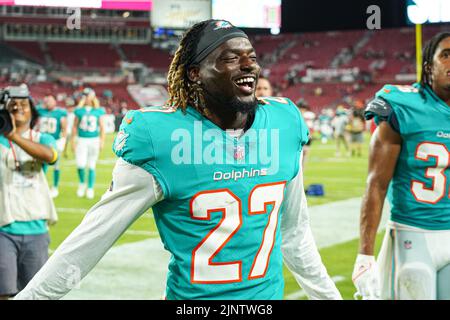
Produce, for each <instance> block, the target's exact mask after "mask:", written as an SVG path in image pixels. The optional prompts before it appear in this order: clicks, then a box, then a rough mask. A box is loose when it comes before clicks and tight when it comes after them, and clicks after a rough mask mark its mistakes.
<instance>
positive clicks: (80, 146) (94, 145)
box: [75, 137, 100, 169]
mask: <svg viewBox="0 0 450 320" xmlns="http://www.w3.org/2000/svg"><path fill="white" fill-rule="evenodd" d="M99 153H100V138H80V137H78V143H77V148H76V150H75V157H76V161H77V167H78V168H86V167H88V168H89V169H95V165H96V164H97V159H98V156H99Z"/></svg>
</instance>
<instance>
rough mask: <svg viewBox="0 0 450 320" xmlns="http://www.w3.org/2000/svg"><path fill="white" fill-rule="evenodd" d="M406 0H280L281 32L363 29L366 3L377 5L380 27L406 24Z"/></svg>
mask: <svg viewBox="0 0 450 320" xmlns="http://www.w3.org/2000/svg"><path fill="white" fill-rule="evenodd" d="M405 3H406V0H334V1H333V0H282V17H281V19H282V28H281V31H282V32H301V31H324V30H345V29H364V28H366V20H367V18H368V17H369V14H367V13H366V10H367V7H368V6H370V5H372V4H375V5H378V6H379V7H380V9H381V28H392V27H401V26H404V25H406V4H405Z"/></svg>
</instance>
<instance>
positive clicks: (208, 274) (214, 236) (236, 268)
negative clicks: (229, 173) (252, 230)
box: [190, 182, 286, 284]
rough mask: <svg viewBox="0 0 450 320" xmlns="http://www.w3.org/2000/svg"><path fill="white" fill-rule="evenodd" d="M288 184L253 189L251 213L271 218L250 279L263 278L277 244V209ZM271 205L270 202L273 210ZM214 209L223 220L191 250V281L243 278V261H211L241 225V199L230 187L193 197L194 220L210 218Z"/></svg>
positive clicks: (231, 280) (249, 202)
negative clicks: (269, 208) (266, 215)
mask: <svg viewBox="0 0 450 320" xmlns="http://www.w3.org/2000/svg"><path fill="white" fill-rule="evenodd" d="M285 184H286V183H285V182H277V183H270V184H261V185H257V186H256V187H255V188H253V190H252V191H251V192H250V196H249V200H248V214H249V215H256V214H268V215H269V217H268V221H267V225H266V228H265V229H264V234H263V238H262V243H261V245H260V247H259V250H258V252H257V254H256V256H255V258H254V260H253V265H252V268H251V270H250V274H249V276H248V279H255V278H262V277H264V276H265V274H266V271H267V267H268V265H269V259H270V254H271V252H272V249H273V246H274V244H275V234H276V228H277V224H278V212H279V210H280V207H281V203H282V202H283V195H284V187H285ZM268 205H271V210H270V212H269V210H268V208H267V206H268ZM212 212H221V213H222V219H221V220H220V222H219V224H218V225H217V226H215V227H214V228H213V229H212V230H211V231H210V232H209V233H208V234H207V235H206V237H205V238H203V240H202V241H201V242H200V243H199V244H198V245H197V246H196V247H195V248H194V250H193V251H192V263H191V282H192V283H205V284H208V283H209V284H212V283H230V282H239V281H242V261H231V262H213V261H212V260H213V259H214V257H215V256H216V255H217V254H218V253H219V251H220V250H221V249H222V248H223V247H224V246H225V245H226V244H227V242H228V241H229V240H230V239H231V238H232V237H233V235H235V234H236V232H237V231H238V230H239V228H240V227H241V225H242V203H241V200H240V199H239V198H238V197H237V196H236V195H234V194H233V193H232V192H231V191H230V190H228V189H220V190H214V191H203V192H200V193H197V194H196V195H195V196H194V197H193V198H192V199H191V204H190V213H191V217H192V219H196V220H210V219H211V217H210V214H211V213H212Z"/></svg>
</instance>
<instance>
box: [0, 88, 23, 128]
mask: <svg viewBox="0 0 450 320" xmlns="http://www.w3.org/2000/svg"><path fill="white" fill-rule="evenodd" d="M29 97H30V92H29V91H28V88H27V87H26V86H19V87H7V88H5V89H0V134H5V133H8V132H10V131H11V130H12V128H13V126H12V123H11V116H10V115H9V112H8V110H7V106H8V104H9V102H10V101H11V99H27V98H29Z"/></svg>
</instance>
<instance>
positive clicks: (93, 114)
mask: <svg viewBox="0 0 450 320" xmlns="http://www.w3.org/2000/svg"><path fill="white" fill-rule="evenodd" d="M74 114H75V117H77V119H78V136H79V137H81V138H96V137H98V136H99V135H100V118H101V117H102V116H103V115H104V114H106V111H105V109H104V108H102V107H99V108H93V107H86V106H85V107H81V108H77V109H75V111H74Z"/></svg>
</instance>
